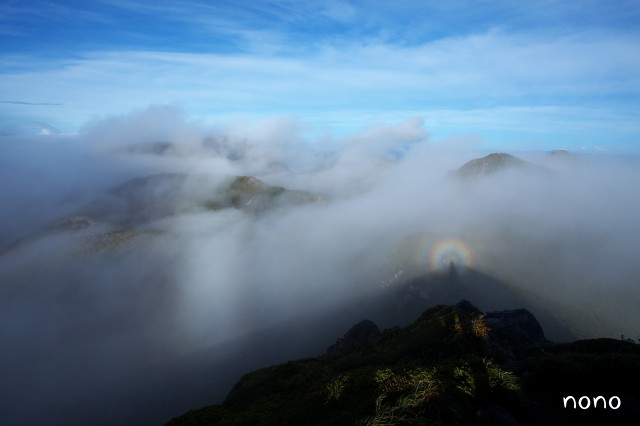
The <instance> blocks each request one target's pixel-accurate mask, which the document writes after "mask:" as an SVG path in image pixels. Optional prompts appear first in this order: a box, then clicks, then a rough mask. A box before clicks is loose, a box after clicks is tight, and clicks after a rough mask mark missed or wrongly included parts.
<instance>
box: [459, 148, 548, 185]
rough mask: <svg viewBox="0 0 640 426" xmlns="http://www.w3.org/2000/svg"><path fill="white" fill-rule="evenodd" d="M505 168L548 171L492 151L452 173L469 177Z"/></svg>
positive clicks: (508, 155)
mask: <svg viewBox="0 0 640 426" xmlns="http://www.w3.org/2000/svg"><path fill="white" fill-rule="evenodd" d="M507 170H529V171H534V172H548V170H547V169H545V168H544V167H541V166H537V165H535V164H532V163H529V162H528V161H524V160H521V159H520V158H517V157H514V156H513V155H511V154H505V153H494V154H489V155H487V156H486V157H482V158H476V159H475V160H471V161H469V162H467V163H466V164H464V165H463V166H462V167H460V168H459V169H458V170H456V171H455V172H454V174H455V175H456V176H457V177H459V178H462V179H470V178H478V177H484V176H489V175H493V174H496V173H500V172H503V171H507Z"/></svg>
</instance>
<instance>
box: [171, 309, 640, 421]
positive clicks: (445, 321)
mask: <svg viewBox="0 0 640 426" xmlns="http://www.w3.org/2000/svg"><path fill="white" fill-rule="evenodd" d="M363 323H364V324H368V322H363ZM368 327H370V325H368ZM357 331H358V330H355V331H354V329H352V330H350V332H349V333H347V335H345V339H347V338H349V336H350V335H357V334H358V333H357ZM374 335H375V334H374ZM339 341H340V340H339ZM343 346H344V345H343ZM638 380H640V345H637V344H634V343H631V342H628V341H622V340H612V339H597V340H586V341H578V342H574V343H568V344H554V343H550V342H547V341H546V340H545V338H544V334H543V331H542V329H541V327H540V325H539V324H538V322H537V320H536V319H535V317H533V315H531V314H530V313H529V312H528V311H526V310H522V309H521V310H514V311H502V312H494V313H487V314H483V313H482V312H480V311H478V310H477V309H476V308H475V307H474V306H473V305H471V304H470V303H469V302H466V301H462V302H460V303H458V304H456V305H449V306H446V305H438V306H435V307H433V308H431V309H428V310H427V311H425V312H424V313H423V314H422V315H421V316H420V317H419V318H418V319H417V320H416V321H415V322H414V323H413V324H411V325H409V326H408V327H406V328H404V329H393V330H387V331H385V332H384V333H383V334H382V336H381V337H380V338H379V339H378V340H377V341H376V342H375V343H373V344H368V345H364V347H362V348H361V349H360V350H356V351H355V352H352V353H349V354H346V355H335V354H328V355H324V356H320V357H317V358H310V359H304V360H299V361H291V362H287V363H285V364H281V365H277V366H273V367H269V368H265V369H261V370H258V371H255V372H253V373H249V374H247V375H245V376H244V377H243V378H242V379H241V380H240V381H239V382H238V383H237V384H236V385H235V386H234V387H233V389H232V390H231V392H230V393H229V394H228V396H227V398H226V399H225V401H224V402H223V403H222V404H220V405H214V406H210V407H205V408H201V409H198V410H194V411H190V412H189V413H187V414H185V415H183V416H181V417H178V418H175V419H173V420H172V421H170V422H169V423H168V426H182V425H458V424H465V425H467V424H468V425H519V424H522V425H526V424H531V425H534V424H549V425H560V424H634V422H637V421H638V420H639V419H640V407H639V406H638V404H637V403H638V402H639V401H640V399H638V398H639V396H640V392H639V391H638V390H637V388H636V386H635V385H636V384H637V383H638ZM566 395H575V396H576V399H578V398H579V397H580V396H582V395H588V396H589V397H591V396H597V395H602V396H604V397H605V398H607V399H608V398H610V397H612V396H614V395H615V396H618V397H619V398H620V399H621V400H622V404H621V407H620V408H619V409H617V410H613V409H611V408H608V409H604V408H602V406H601V407H599V408H598V409H597V410H595V411H588V410H580V409H577V410H575V409H564V408H563V406H562V397H563V396H566ZM635 424H637V423H635Z"/></svg>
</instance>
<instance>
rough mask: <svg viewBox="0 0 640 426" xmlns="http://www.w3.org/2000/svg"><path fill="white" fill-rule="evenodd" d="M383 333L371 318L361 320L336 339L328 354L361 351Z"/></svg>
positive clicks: (347, 353) (346, 353) (328, 349)
mask: <svg viewBox="0 0 640 426" xmlns="http://www.w3.org/2000/svg"><path fill="white" fill-rule="evenodd" d="M381 335H382V333H380V329H379V328H378V326H377V325H375V324H374V323H373V322H371V321H369V320H364V321H360V322H359V323H358V324H356V325H354V326H353V327H351V328H350V329H349V331H347V332H346V334H345V335H344V336H343V337H342V338H339V339H338V340H336V343H335V345H331V346H329V348H327V353H328V354H336V355H349V354H352V353H354V352H357V351H359V350H360V349H362V348H363V347H364V346H366V345H369V344H371V343H374V342H375V341H376V340H378V339H379V338H380V336H381Z"/></svg>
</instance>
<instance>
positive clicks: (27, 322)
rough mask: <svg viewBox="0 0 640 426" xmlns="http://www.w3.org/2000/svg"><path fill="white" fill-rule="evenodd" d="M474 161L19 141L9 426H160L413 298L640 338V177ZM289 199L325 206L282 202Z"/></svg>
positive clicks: (183, 144) (389, 315)
mask: <svg viewBox="0 0 640 426" xmlns="http://www.w3.org/2000/svg"><path fill="white" fill-rule="evenodd" d="M474 148H475V146H468V144H467V143H465V142H464V141H462V142H461V141H456V140H449V141H433V140H430V138H429V136H428V134H427V133H426V131H425V130H424V129H423V127H422V122H421V121H420V120H409V121H407V122H404V123H400V124H398V125H395V126H380V127H376V128H372V129H369V130H367V131H364V132H362V133H361V134H357V135H352V136H349V137H345V138H342V139H332V138H328V137H327V138H318V139H313V140H311V139H309V138H308V137H304V136H303V134H302V132H301V127H300V125H298V124H297V123H296V122H295V121H293V120H289V119H274V120H269V121H266V122H262V123H242V124H235V125H228V126H225V127H219V128H211V127H207V126H204V125H199V124H194V123H190V122H188V121H187V120H186V119H184V118H183V117H182V116H181V115H180V114H179V113H178V112H176V111H175V110H173V109H170V108H169V109H167V108H151V109H149V110H147V111H142V112H139V113H135V114H130V115H126V116H118V117H113V118H109V119H105V120H102V121H99V122H95V123H92V124H90V125H88V126H87V127H86V128H85V129H84V130H83V131H82V132H81V133H80V134H78V135H75V136H67V137H38V138H24V137H23V138H21V139H16V138H13V137H11V138H10V137H3V138H2V139H1V140H0V150H1V152H0V154H1V155H0V159H1V161H2V167H1V168H0V177H1V178H2V179H1V181H2V182H3V185H2V187H0V198H1V199H2V200H3V203H2V204H3V209H2V210H1V213H0V220H1V222H0V244H1V250H2V251H1V253H2V254H1V255H0V283H1V284H0V339H1V340H2V341H3V343H4V344H3V347H4V348H5V349H4V350H3V351H2V353H0V365H2V367H0V368H1V371H0V373H1V376H2V377H4V378H5V379H6V380H4V381H3V384H2V385H0V401H2V402H0V416H1V417H0V420H2V421H0V423H3V424H4V423H6V424H42V423H50V422H47V421H45V420H46V419H49V420H53V423H54V424H55V423H56V422H58V423H64V424H87V423H91V424H100V423H101V422H102V423H104V424H118V423H119V424H130V423H131V421H132V419H135V422H136V424H142V423H141V422H142V421H143V420H142V419H148V420H149V424H157V423H161V422H162V420H168V418H167V415H168V414H167V413H172V414H171V415H177V414H180V412H181V410H185V409H187V408H193V406H194V405H195V406H197V405H198V404H206V403H208V402H210V403H213V402H216V401H214V400H209V399H208V398H214V396H212V395H215V398H220V397H221V396H223V395H224V393H225V392H226V390H227V388H228V386H229V385H230V384H231V383H233V380H235V379H236V378H237V376H238V375H239V374H241V373H242V372H244V371H246V369H250V368H257V367H258V366H260V365H264V364H267V363H273V362H280V361H284V360H286V359H288V358H290V357H299V356H308V355H314V354H319V353H321V352H322V348H324V347H325V346H327V345H328V344H330V343H332V342H331V339H332V338H334V337H337V336H338V335H340V334H342V333H343V332H344V331H345V330H346V328H347V327H348V326H350V325H351V323H350V321H352V322H356V321H359V320H360V319H362V318H360V315H365V314H366V315H368V316H370V317H371V319H373V320H374V321H378V322H379V323H380V324H379V325H381V326H382V327H386V326H391V325H393V324H394V321H396V320H397V322H402V321H406V320H407V318H401V316H400V315H398V316H396V312H397V313H401V312H402V310H403V306H405V305H403V303H409V302H407V300H408V299H411V300H410V303H411V304H412V306H417V308H416V309H418V310H419V309H423V308H424V309H426V308H427V307H429V306H431V305H433V304H435V303H441V302H445V301H448V300H444V299H446V298H452V299H455V298H462V297H469V298H472V297H473V298H477V299H479V300H473V299H472V300H471V301H472V302H474V303H476V304H477V305H478V306H479V307H480V308H481V309H507V308H517V307H520V306H514V305H513V304H515V303H518V304H520V303H522V304H523V305H526V307H528V308H529V309H531V310H532V311H534V313H537V314H539V316H540V319H541V321H542V322H543V326H544V327H545V329H546V331H547V334H548V335H549V337H551V338H553V337H557V338H562V337H568V336H571V337H577V338H585V337H596V336H609V337H619V336H620V334H624V335H625V336H630V337H635V336H636V334H637V333H639V332H640V331H638V330H637V329H636V325H637V324H639V323H640V313H639V312H638V310H637V306H638V303H639V302H640V287H639V286H638V278H639V277H640V265H639V264H638V262H637V261H636V257H637V253H638V252H640V222H639V221H638V220H637V218H638V217H640V197H638V195H639V194H638V189H637V182H640V166H639V163H638V161H637V160H629V159H628V158H624V159H612V158H607V159H603V158H601V157H589V158H587V157H584V156H579V155H574V156H570V157H568V156H566V155H560V156H555V157H554V158H552V159H550V158H549V156H548V155H547V154H546V153H540V154H538V155H534V156H529V157H527V156H523V158H525V157H526V159H529V160H531V161H532V162H535V163H536V164H538V165H539V166H542V167H545V170H548V172H546V171H545V172H544V173H530V169H507V170H502V171H499V172H497V173H495V174H490V175H487V176H479V177H475V178H473V179H461V178H460V177H459V176H457V175H456V173H455V170H457V169H458V168H459V167H460V166H462V165H463V164H464V163H465V162H467V161H469V160H471V159H473V158H477V157H481V156H483V155H482V154H478V153H477V152H476V151H475V150H474ZM605 160H606V161H605ZM230 175H233V176H243V175H249V176H254V177H256V178H257V179H259V180H260V181H261V182H264V184H265V186H260V185H261V184H260V183H259V182H257V183H256V182H254V181H252V180H247V181H239V182H240V183H241V184H242V185H245V184H246V185H249V187H247V188H245V187H244V186H242V187H240V188H239V189H238V188H233V187H228V184H229V182H230V180H229V179H231V178H230V177H229V176H230ZM150 176H151V177H150ZM154 176H155V177H154ZM158 176H160V177H158ZM134 178H139V179H136V180H132V179H134ZM225 185H227V186H225ZM251 185H254V186H255V187H254V186H251ZM278 187H283V188H286V189H287V190H288V189H296V190H304V191H307V192H304V193H303V192H295V193H291V194H293V195H292V196H291V197H290V198H288V199H290V200H298V201H299V202H295V203H284V202H278V203H276V202H272V201H273V200H275V199H276V198H275V197H276V195H278V194H281V193H282V191H283V189H282V188H278ZM225 188H226V189H225ZM228 188H231V190H232V191H246V192H247V194H249V195H246V194H240V195H238V194H237V193H232V194H231V195H229V194H227V193H224V191H230V190H229V189H228ZM255 188H258V189H259V190H260V191H263V193H264V194H266V195H264V196H263V198H261V201H260V202H261V203H263V204H264V205H263V204H260V206H259V207H260V208H256V199H257V198H256V196H255V195H254V193H253V192H251V191H256V190H258V189H255ZM220 194H222V195H220ZM274 194H276V195H274ZM306 194H313V195H314V196H313V197H312V196H308V195H306ZM245 196H246V198H242V197H245ZM225 197H227V198H225ZM238 197H240V198H238ZM220 200H223V201H224V200H229V204H224V202H222V201H220ZM252 203H253V204H252ZM451 265H453V267H454V268H455V277H453V278H452V276H451V272H450V271H451V269H450V268H451ZM454 278H455V280H454ZM417 283H419V284H417ZM266 348H268V349H266ZM187 396H188V398H187ZM171 415H169V417H170V416H171ZM3 417H4V419H3Z"/></svg>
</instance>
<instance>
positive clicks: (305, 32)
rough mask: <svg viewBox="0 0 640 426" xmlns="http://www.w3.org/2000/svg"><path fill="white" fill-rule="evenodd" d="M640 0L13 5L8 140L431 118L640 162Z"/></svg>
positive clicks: (435, 129) (112, 0)
mask: <svg viewBox="0 0 640 426" xmlns="http://www.w3.org/2000/svg"><path fill="white" fill-rule="evenodd" d="M639 24H640V1H637V0H618V1H616V2H611V1H608V0H584V1H580V2H566V1H554V0H539V1H538V0H533V1H528V2H521V1H515V0H513V1H512V0H497V1H474V2H466V1H456V0H447V1H428V0H425V1H408V0H397V1H394V2H387V1H377V0H357V1H340V0H333V1H332V0H327V1H323V2H318V1H311V0H295V1H294V0H253V1H246V2H236V1H223V0H217V1H210V2H200V1H171V0H169V1H145V0H94V1H89V2H87V1H83V2H80V1H67V0H62V1H39V0H34V1H30V2H19V1H8V0H2V1H1V2H0V40H1V41H0V135H15V134H24V133H76V132H78V131H79V130H81V129H82V128H83V127H84V126H86V125H87V123H89V122H91V121H95V120H98V119H103V118H105V117H109V116H113V115H118V114H126V113H129V112H131V111H139V110H144V109H145V108H148V107H149V106H150V105H171V106H176V107H178V108H180V109H182V110H183V111H184V112H185V114H186V115H187V116H188V117H190V119H192V120H195V121H197V122H200V123H206V124H207V125H218V124H220V123H227V122H233V121H238V120H262V119H267V118H270V117H287V118H292V119H294V120H296V121H298V122H300V123H301V127H302V128H303V129H305V132H306V133H305V134H306V135H307V136H308V138H310V139H313V138H318V137H319V136H320V135H327V134H329V135H338V136H340V135H348V134H353V133H355V132H358V131H362V130H363V129H367V128H370V127H372V126H377V125H385V124H395V123H400V122H404V121H406V120H409V119H414V118H420V119H422V120H423V123H424V124H423V126H424V129H425V130H426V131H427V132H428V133H429V135H430V136H431V137H432V138H433V139H436V140H447V138H459V137H471V138H475V139H477V140H479V141H481V142H480V144H481V147H482V148H484V149H501V150H508V151H519V150H536V149H544V150H547V149H570V150H574V151H585V152H602V151H606V152H611V153H640V113H639V111H640V108H639V107H640V25H639Z"/></svg>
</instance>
